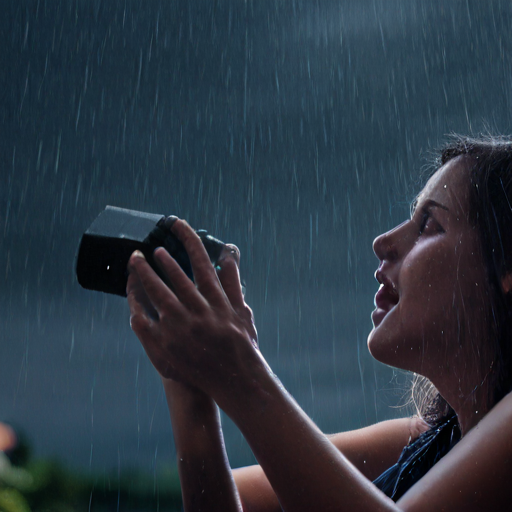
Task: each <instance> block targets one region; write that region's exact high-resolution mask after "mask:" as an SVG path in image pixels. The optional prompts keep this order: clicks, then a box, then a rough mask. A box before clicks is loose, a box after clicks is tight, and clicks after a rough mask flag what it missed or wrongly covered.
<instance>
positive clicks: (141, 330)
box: [130, 314, 150, 335]
mask: <svg viewBox="0 0 512 512" xmlns="http://www.w3.org/2000/svg"><path fill="white" fill-rule="evenodd" d="M130 326H131V328H132V330H133V332H135V334H141V335H143V334H145V333H148V332H149V330H150V325H149V320H148V319H147V318H146V317H144V316H143V315H141V314H134V315H132V316H131V317H130Z"/></svg>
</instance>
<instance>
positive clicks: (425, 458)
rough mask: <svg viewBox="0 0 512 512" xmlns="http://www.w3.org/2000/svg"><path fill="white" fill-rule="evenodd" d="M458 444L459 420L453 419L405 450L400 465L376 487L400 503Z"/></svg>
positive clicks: (377, 480)
mask: <svg viewBox="0 0 512 512" xmlns="http://www.w3.org/2000/svg"><path fill="white" fill-rule="evenodd" d="M459 440H460V428H459V422H458V421H457V416H456V415H453V416H450V417H449V418H448V419H446V420H445V421H444V422H443V423H441V424H440V425H438V426H436V427H433V428H431V429H430V430H427V431H426V432H423V434H421V435H420V437H418V439H417V440H416V441H414V442H413V443H411V444H409V445H408V446H406V447H405V448H404V449H403V451H402V454H401V455H400V458H399V459H398V462H397V463H396V464H395V465H394V466H391V467H390V468H389V469H388V470H386V471H384V473H382V475H380V476H379V477H378V478H377V479H376V480H374V481H373V483H374V484H375V485H376V486H377V487H378V488H379V489H380V490H381V491H382V492H383V493H384V494H386V495H387V496H389V497H390V498H391V499H392V500H393V501H398V500H399V499H400V498H401V497H402V496H403V495H404V494H405V493H406V492H407V491H408V490H409V489H410V488H411V487H412V486H413V485H414V484H415V483H416V482H417V481H418V480H420V478H422V477H423V476H424V475H425V474H426V473H427V472H428V470H429V469H430V468H432V466H434V464H435V463H436V462H438V461H439V460H440V459H441V458H442V457H444V456H445V455H446V454H447V453H448V452H449V451H450V450H451V449H452V448H453V447H454V446H455V445H456V444H457V442H458V441H459Z"/></svg>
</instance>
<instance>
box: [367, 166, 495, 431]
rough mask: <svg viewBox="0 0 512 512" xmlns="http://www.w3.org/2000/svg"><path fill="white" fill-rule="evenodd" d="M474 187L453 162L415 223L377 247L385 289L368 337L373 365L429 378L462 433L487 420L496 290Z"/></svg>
mask: <svg viewBox="0 0 512 512" xmlns="http://www.w3.org/2000/svg"><path fill="white" fill-rule="evenodd" d="M469 187H470V183H469V171H468V168H467V165H466V162H465V160H464V159H463V158H462V157H458V158H456V159H453V160H451V161H449V162H448V163H447V164H446V165H444V166H443V167H442V168H440V169H439V170H438V171H437V172H436V173H435V174H434V176H432V178H431V179H430V180H429V181H428V183H427V185H426V186H425V188H424V189H423V191H422V192H421V193H420V194H419V196H418V198H417V202H416V205H415V208H414V210H413V213H412V215H411V218H410V219H409V220H407V221H405V222H404V223H402V224H400V225H399V226H397V227H396V228H394V229H393V230H391V231H389V232H387V233H385V234H383V235H381V236H379V237H378V238H377V239H376V240H375V241H374V251H375V254H376V255H377V257H378V258H379V260H380V263H379V269H378V271H377V273H376V277H377V279H378V280H379V282H381V283H383V284H381V289H380V291H379V293H378V294H377V296H376V305H377V307H376V310H375V311H374V313H373V314H372V318H373V321H374V329H373V330H372V332H371V333H370V335H369V337H368V347H369V350H370V352H371V354H372V355H373V357H375V358H376V359H378V360H379V361H381V362H383V363H385V364H388V365H390V366H394V367H397V368H402V369H405V370H410V371H413V372H417V373H419V374H421V375H424V376H426V377H428V378H429V379H430V380H431V381H432V382H433V383H434V384H435V385H436V387H437V388H438V390H439V391H440V392H441V394H442V395H443V397H444V398H445V399H446V400H448V402H449V403H450V405H451V406H452V407H453V408H454V409H455V410H456V412H457V413H458V414H459V417H460V419H461V426H462V428H463V431H467V430H469V428H471V427H472V426H473V425H474V424H475V423H476V422H478V420H479V419H480V418H481V417H482V416H483V414H485V410H484V409H486V408H487V404H486V396H487V395H486V393H487V389H486V386H485V376H486V374H487V373H488V371H489V368H491V365H492V354H490V353H489V350H488V349H487V347H488V346H489V343H488V341H489V339H488V331H487V325H488V321H487V319H488V315H489V306H488V297H487V291H488V286H489V285H488V282H487V276H486V271H485V266H484V261H483V257H482V254H481V249H480V247H481V246H480V240H479V235H478V231H477V229H476V227H475V226H473V225H471V223H470V221H469V219H468V217H469V215H468V214H469V191H470V188H469ZM482 383H483V384H482ZM475 388H476V390H475Z"/></svg>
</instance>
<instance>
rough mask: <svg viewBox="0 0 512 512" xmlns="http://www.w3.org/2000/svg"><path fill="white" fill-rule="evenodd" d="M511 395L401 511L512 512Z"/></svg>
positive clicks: (432, 472) (403, 500) (408, 498)
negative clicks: (511, 479)
mask: <svg viewBox="0 0 512 512" xmlns="http://www.w3.org/2000/svg"><path fill="white" fill-rule="evenodd" d="M511 474H512V395H511V394H509V395H507V396H506V397H505V398H503V399H502V400H501V402H499V403H498V404H497V405H496V406H495V407H494V409H492V410H491V411H490V412H489V413H488V414H487V415H486V416H485V418H483V419H482V420H481V421H480V423H478V425H477V426H476V427H474V428H473V429H472V430H471V431H470V432H469V433H468V434H467V435H465V436H464V438H463V439H462V440H461V441H460V442H459V443H458V444H457V445H456V446H455V447H454V448H453V449H452V450H451V451H450V453H448V454H447V455H446V456H445V457H444V458H443V459H442V460H440V461H439V462H438V463H437V464H436V465H435V466H434V467H433V468H432V469H431V470H430V471H429V472H428V473H427V474H426V475H425V476H424V477H423V478H422V479H421V480H420V481H419V482H418V483H417V484H416V485H414V486H413V487H411V489H409V491H408V492H407V493H406V494H405V495H404V496H403V497H402V498H401V499H400V500H399V502H398V503H399V505H400V509H401V510H407V511H414V512H427V511H431V510H464V511H465V512H472V511H477V510H478V511H480V510H510V503H512V486H511V485H510V475H511Z"/></svg>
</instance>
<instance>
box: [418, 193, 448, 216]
mask: <svg viewBox="0 0 512 512" xmlns="http://www.w3.org/2000/svg"><path fill="white" fill-rule="evenodd" d="M417 206H418V198H417V197H416V199H414V201H413V203H412V204H411V215H412V214H414V212H415V211H416V208H417ZM432 207H434V208H441V209H442V210H446V211H447V212H449V211H450V210H449V209H448V208H447V207H446V206H444V205H443V204H441V203H438V202H437V201H434V200H433V199H428V200H427V201H425V204H424V205H423V209H426V208H432Z"/></svg>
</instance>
